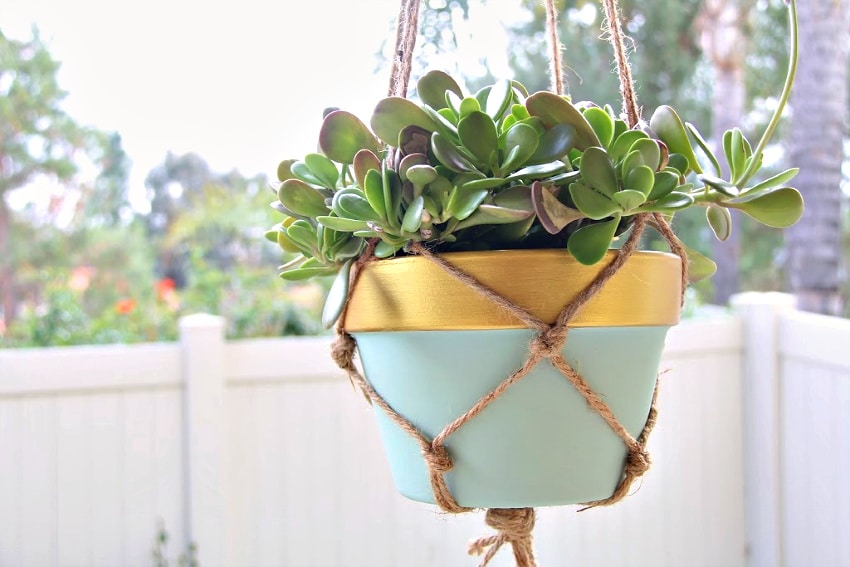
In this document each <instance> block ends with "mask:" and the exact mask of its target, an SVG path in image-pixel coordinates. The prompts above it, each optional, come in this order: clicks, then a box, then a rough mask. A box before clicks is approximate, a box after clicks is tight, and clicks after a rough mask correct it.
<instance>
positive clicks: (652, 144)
mask: <svg viewBox="0 0 850 567" xmlns="http://www.w3.org/2000/svg"><path fill="white" fill-rule="evenodd" d="M631 150H632V151H638V152H640V154H641V156H642V157H643V163H644V165H647V166H649V167H650V168H652V171H655V170H657V169H658V167H659V166H660V165H661V148H659V147H658V142H656V141H655V140H651V139H649V138H645V139H642V140H636V141H635V143H634V144H632V147H631Z"/></svg>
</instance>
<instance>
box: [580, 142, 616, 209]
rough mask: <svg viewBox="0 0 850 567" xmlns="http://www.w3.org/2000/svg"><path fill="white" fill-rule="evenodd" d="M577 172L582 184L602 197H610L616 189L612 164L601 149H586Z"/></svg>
mask: <svg viewBox="0 0 850 567" xmlns="http://www.w3.org/2000/svg"><path fill="white" fill-rule="evenodd" d="M579 171H581V177H582V180H583V181H584V183H585V184H586V185H588V186H589V187H592V188H593V189H595V190H596V191H598V192H600V193H602V194H603V195H606V196H608V197H610V196H611V195H613V194H614V193H615V192H616V191H617V189H618V187H617V172H616V171H615V170H614V164H613V163H612V162H611V158H610V157H608V153H607V152H606V151H605V150H603V149H602V148H599V147H590V148H587V149H586V150H585V152H584V154H583V155H582V157H581V165H580V166H579Z"/></svg>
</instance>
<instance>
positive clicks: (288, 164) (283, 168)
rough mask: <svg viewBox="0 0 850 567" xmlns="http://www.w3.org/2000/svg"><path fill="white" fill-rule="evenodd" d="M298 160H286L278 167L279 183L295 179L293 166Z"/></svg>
mask: <svg viewBox="0 0 850 567" xmlns="http://www.w3.org/2000/svg"><path fill="white" fill-rule="evenodd" d="M296 161H297V160H294V159H285V160H283V161H282V162H280V163H279V164H278V165H277V180H278V181H286V180H287V179H292V178H293V177H295V175H293V173H292V169H291V168H292V164H293V163H295V162H296Z"/></svg>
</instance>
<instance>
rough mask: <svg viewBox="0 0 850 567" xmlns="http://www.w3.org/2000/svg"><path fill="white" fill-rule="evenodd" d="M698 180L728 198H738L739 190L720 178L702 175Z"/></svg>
mask: <svg viewBox="0 0 850 567" xmlns="http://www.w3.org/2000/svg"><path fill="white" fill-rule="evenodd" d="M697 178H698V179H699V180H700V181H702V182H703V183H705V184H706V185H708V186H709V187H712V188H714V189H716V190H717V191H719V192H720V193H722V194H723V195H726V196H727V197H737V196H738V188H737V187H735V186H734V185H732V184H731V183H729V182H728V181H726V180H724V179H720V178H719V177H714V176H712V175H707V174H705V173H704V174H702V175H698V176H697Z"/></svg>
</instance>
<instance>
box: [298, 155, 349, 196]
mask: <svg viewBox="0 0 850 567" xmlns="http://www.w3.org/2000/svg"><path fill="white" fill-rule="evenodd" d="M355 155H356V154H355ZM351 161H352V162H353V161H354V159H353V158H352V160H351ZM304 163H305V164H307V167H309V168H310V171H312V172H313V175H315V176H316V177H318V178H319V180H320V181H321V182H322V183H321V184H322V186H324V187H329V188H333V187H336V183H337V181H339V170H338V169H337V168H336V165H334V162H332V161H331V160H330V159H328V158H327V157H326V156H323V155H322V154H307V155H306V156H304Z"/></svg>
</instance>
